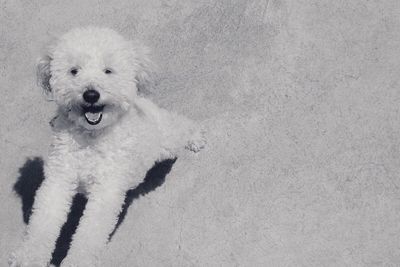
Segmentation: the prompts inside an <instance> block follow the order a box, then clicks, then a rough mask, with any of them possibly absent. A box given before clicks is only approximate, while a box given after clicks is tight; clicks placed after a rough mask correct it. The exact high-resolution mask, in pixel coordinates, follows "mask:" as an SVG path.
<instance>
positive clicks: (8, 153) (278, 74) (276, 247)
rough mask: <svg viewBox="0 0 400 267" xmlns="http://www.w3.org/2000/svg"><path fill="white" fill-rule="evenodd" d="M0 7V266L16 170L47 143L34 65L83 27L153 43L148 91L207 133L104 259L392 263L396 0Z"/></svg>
mask: <svg viewBox="0 0 400 267" xmlns="http://www.w3.org/2000/svg"><path fill="white" fill-rule="evenodd" d="M0 5H1V8H0V36H1V37H0V63H1V65H0V87H1V97H0V114H1V119H0V138H1V143H0V151H1V156H0V169H1V174H0V201H1V202H0V203H1V209H0V218H1V224H0V266H5V263H6V258H7V255H8V254H9V253H10V251H12V250H13V249H14V248H15V247H16V246H17V245H18V243H19V242H20V238H21V235H22V231H23V226H24V224H23V221H22V212H21V203H20V200H19V198H18V197H17V196H16V195H15V194H14V193H13V192H12V185H13V184H14V183H15V181H16V177H17V176H18V169H19V168H20V167H21V166H22V165H23V164H24V162H25V160H26V158H27V157H30V156H44V157H45V156H46V151H47V146H48V144H49V137H50V129H49V127H48V125H47V122H48V121H49V119H50V118H51V116H52V114H53V111H54V105H53V103H49V102H45V101H44V100H43V98H42V95H41V92H40V89H38V88H37V86H36V85H35V81H34V65H35V61H36V58H37V57H38V55H39V54H40V53H41V52H42V51H43V48H44V47H45V45H46V44H48V43H49V42H51V40H52V39H53V38H54V36H58V35H59V34H61V33H63V32H65V31H66V30H68V29H70V28H71V27H75V26H82V25H88V24H92V25H103V26H110V27H112V28H115V29H117V30H119V31H120V32H122V33H123V34H124V35H125V36H127V37H128V38H140V39H142V40H144V41H145V42H146V43H147V44H148V45H149V46H150V47H152V49H153V51H154V58H155V59H156V61H157V62H158V64H159V65H160V69H161V71H160V75H159V85H158V86H157V88H155V89H154V91H153V92H152V94H151V95H150V97H151V98H153V99H154V101H155V102H157V103H158V104H159V105H161V106H163V107H166V108H167V109H169V110H174V111H177V112H180V113H184V114H187V115H188V116H189V117H191V118H193V119H197V120H199V121H201V122H202V123H203V124H204V125H205V127H206V128H207V129H208V140H209V145H208V147H207V149H206V150H204V151H203V152H201V153H200V154H199V155H196V156H193V155H192V154H185V155H183V156H182V157H181V158H179V159H178V161H177V162H176V163H175V165H174V166H173V169H172V171H171V173H170V174H169V175H168V176H167V181H166V182H165V184H164V185H163V186H161V187H160V188H158V189H157V190H156V191H154V192H152V193H150V194H148V195H147V196H146V197H143V198H140V199H139V200H138V201H135V202H134V203H133V204H132V206H131V207H130V209H129V212H128V215H127V216H126V218H125V221H124V223H123V224H122V225H121V227H120V229H119V231H118V232H117V233H116V235H115V237H114V239H113V241H112V242H111V243H110V246H109V248H108V250H107V253H106V254H105V255H104V259H103V262H104V266H399V265H400V192H399V191H400V190H399V187H400V178H399V175H400V151H399V143H400V116H399V115H400V110H399V107H400V105H399V101H400V90H399V86H400V85H399V82H400V76H399V73H400V60H399V58H400V30H399V29H400V16H399V14H400V3H399V1H397V0H387V1H377V0H376V1H375V0H370V1H361V0H360V1H358V0H351V1H330V0H323V1H312V0H307V1H305V0H296V1H291V0H270V1H268V0H267V1H239V0H237V1H211V0H201V1H198V0H197V1H195V0H193V1H183V0H170V1H168V0H165V1H159V0H146V1H128V0H126V1H114V0H109V1H94V0H88V1H78V0H73V1H50V0H43V1H28V0H26V1H22V0H21V1H11V0H0Z"/></svg>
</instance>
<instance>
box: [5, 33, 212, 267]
mask: <svg viewBox="0 0 400 267" xmlns="http://www.w3.org/2000/svg"><path fill="white" fill-rule="evenodd" d="M131 45H132V43H130V42H128V41H125V40H124V39H123V38H122V37H120V36H119V35H118V34H116V33H115V32H114V31H111V30H108V29H100V28H85V29H78V30H73V31H71V32H69V33H67V34H66V35H64V36H63V37H62V38H61V39H60V41H59V43H58V44H57V45H56V46H55V48H53V51H52V52H51V55H48V56H47V58H46V59H45V60H44V61H42V62H41V63H40V64H39V73H38V74H39V78H40V83H41V85H42V87H43V88H44V89H45V90H46V91H47V94H51V95H52V96H53V98H54V99H55V101H56V102H57V104H58V106H59V109H58V116H57V117H56V118H55V119H54V120H53V121H52V127H53V131H54V136H53V141H52V145H51V147H50V153H49V159H48V161H47V163H46V165H45V177H46V178H45V180H44V182H43V184H42V186H41V187H40V189H39V190H38V192H37V195H36V198H35V203H34V209H33V214H32V217H31V220H30V223H29V225H28V227H27V231H26V236H25V239H24V242H23V245H22V247H21V248H20V249H19V250H18V251H17V252H16V253H15V254H13V256H12V258H11V260H10V265H11V266H46V265H48V264H49V261H50V258H51V253H52V251H53V249H54V246H55V241H56V239H57V237H58V235H59V231H60V228H61V226H62V225H63V223H64V222H65V220H66V218H67V214H68V211H69V208H70V205H71V200H72V197H73V196H74V195H75V194H76V193H77V192H82V193H85V194H86V195H87V197H88V203H87V205H86V208H85V211H84V214H83V216H82V218H81V220H80V223H79V226H78V229H77V230H76V233H75V235H74V236H73V241H72V243H71V248H70V250H69V253H68V255H67V257H66V259H65V260H64V261H63V262H62V266H96V264H97V263H96V261H97V258H98V255H99V253H100V252H101V250H102V249H103V248H104V247H105V245H106V243H107V241H108V237H109V234H110V233H111V232H112V230H113V228H114V227H115V224H116V222H117V217H118V214H119V212H120V210H121V206H122V204H123V201H124V198H125V193H126V191H127V190H129V189H131V188H134V187H136V186H137V185H138V184H139V183H140V182H141V181H142V180H143V178H144V177H145V174H146V172H147V171H148V170H149V169H150V168H151V167H152V166H153V165H154V163H155V162H157V161H161V160H163V159H167V158H174V157H176V155H177V153H178V152H179V151H180V150H181V149H182V148H184V147H186V148H189V149H191V150H193V151H195V152H197V151H198V150H200V149H201V148H202V147H203V146H204V145H205V140H204V138H203V135H202V133H201V132H200V131H199V130H200V129H199V128H198V127H197V126H196V125H195V124H194V123H193V122H191V121H189V120H188V119H186V118H184V117H182V116H178V115H176V114H172V113H169V112H167V111H166V110H163V109H161V108H158V107H157V106H156V105H155V104H153V103H152V102H151V101H149V100H147V99H145V98H143V97H140V96H138V95H137V89H136V88H138V87H140V86H145V84H146V83H147V82H148V79H149V77H150V73H149V69H148V68H149V64H150V62H149V60H148V58H147V55H146V53H145V52H143V51H144V50H143V48H140V47H138V46H137V44H136V43H135V44H134V46H133V47H132V46H131ZM71 50H72V51H71ZM127 50H130V51H127ZM121 61H122V62H121ZM107 64H111V65H112V66H108V65H107ZM121 66H122V67H121ZM111 75H114V76H111Z"/></svg>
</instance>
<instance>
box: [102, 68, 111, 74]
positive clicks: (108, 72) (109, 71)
mask: <svg viewBox="0 0 400 267" xmlns="http://www.w3.org/2000/svg"><path fill="white" fill-rule="evenodd" d="M104 73H105V74H111V73H113V71H112V70H111V69H104Z"/></svg>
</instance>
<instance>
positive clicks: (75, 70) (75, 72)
mask: <svg viewBox="0 0 400 267" xmlns="http://www.w3.org/2000/svg"><path fill="white" fill-rule="evenodd" d="M69 72H70V73H71V74H72V75H73V76H75V75H77V74H78V69H77V68H72V69H71V70H70V71H69Z"/></svg>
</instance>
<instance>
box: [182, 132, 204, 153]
mask: <svg viewBox="0 0 400 267" xmlns="http://www.w3.org/2000/svg"><path fill="white" fill-rule="evenodd" d="M205 135H206V132H205V131H204V130H200V131H197V132H196V133H195V134H194V135H193V136H192V138H191V139H190V140H189V142H188V143H187V145H186V149H189V150H190V151H193V152H195V153H197V152H199V151H200V150H202V149H203V148H204V147H205V146H206V144H207V139H206V137H205Z"/></svg>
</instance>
